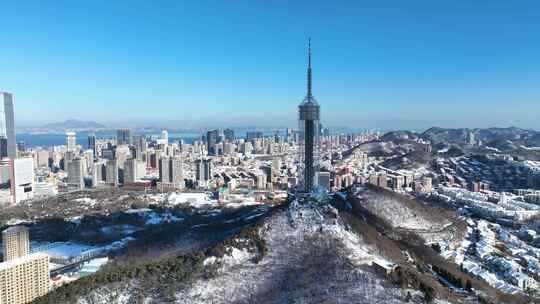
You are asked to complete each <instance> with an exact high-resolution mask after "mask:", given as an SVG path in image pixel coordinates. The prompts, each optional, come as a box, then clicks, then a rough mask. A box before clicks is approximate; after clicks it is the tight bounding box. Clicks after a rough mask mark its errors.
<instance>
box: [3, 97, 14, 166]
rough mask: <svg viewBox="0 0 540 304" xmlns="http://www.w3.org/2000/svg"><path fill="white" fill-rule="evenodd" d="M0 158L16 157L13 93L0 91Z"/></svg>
mask: <svg viewBox="0 0 540 304" xmlns="http://www.w3.org/2000/svg"><path fill="white" fill-rule="evenodd" d="M0 99H1V100H0V158H3V157H9V158H11V159H15V158H17V146H16V143H15V119H14V115H13V95H12V94H10V93H6V92H0Z"/></svg>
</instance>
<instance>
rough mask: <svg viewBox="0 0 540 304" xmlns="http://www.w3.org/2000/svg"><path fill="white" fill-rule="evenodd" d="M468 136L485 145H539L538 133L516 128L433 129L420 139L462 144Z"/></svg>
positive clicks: (539, 137)
mask: <svg viewBox="0 0 540 304" xmlns="http://www.w3.org/2000/svg"><path fill="white" fill-rule="evenodd" d="M469 134H473V136H474V138H475V139H479V140H481V141H482V142H484V143H486V144H487V143H490V142H505V141H512V142H515V143H519V144H523V145H537V144H539V143H540V132H538V131H534V130H527V129H521V128H516V127H508V128H485V129H469V128H459V129H446V128H438V127H433V128H430V129H428V130H426V131H425V132H424V133H422V134H421V137H422V138H424V139H426V140H430V141H432V142H434V143H437V142H446V143H457V144H464V143H465V142H466V140H467V137H468V136H469Z"/></svg>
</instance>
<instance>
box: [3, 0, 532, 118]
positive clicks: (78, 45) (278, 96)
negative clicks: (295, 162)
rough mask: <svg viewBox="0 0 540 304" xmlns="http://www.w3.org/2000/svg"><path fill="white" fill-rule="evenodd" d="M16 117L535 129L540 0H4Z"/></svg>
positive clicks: (8, 85)
mask: <svg viewBox="0 0 540 304" xmlns="http://www.w3.org/2000/svg"><path fill="white" fill-rule="evenodd" d="M0 37H2V38H3V39H2V43H1V45H0V91H7V92H10V93H13V94H14V99H15V119H16V126H17V127H22V126H39V125H41V124H43V123H48V122H57V121H63V120H66V119H69V118H76V119H81V120H94V121H97V122H100V123H104V124H106V125H109V126H117V127H120V126H123V127H136V126H150V125H152V126H160V127H177V128H192V127H210V126H221V127H227V126H232V127H238V126H246V125H254V126H276V127H278V126H295V125H296V124H297V123H296V119H297V106H298V104H299V103H300V102H301V101H302V99H303V98H304V96H305V92H306V63H307V58H306V56H307V51H306V48H307V39H308V37H311V38H312V47H313V93H314V96H315V98H316V99H317V100H318V101H319V103H320V105H321V113H322V123H323V124H324V125H326V126H330V127H343V126H347V127H353V128H366V129H368V128H377V129H425V128H428V127H430V126H441V127H490V126H501V127H504V126H518V127H523V128H534V129H540V85H539V83H540V3H539V2H538V1H527V0H523V1H499V0H492V1H487V0H478V1H470V0H464V1H459V0H455V1H444V0H443V1H432V0H430V1H415V0H411V1H401V0H399V1H398V0H396V1H384V0H382V1H369V2H368V1H359V0H357V1H338V0H336V1H281V0H276V1H230V0H229V1H205V0H199V1H159V0H156V1H137V0H131V1H99V0H96V1H46V0H41V1H31V0H28V1H10V0H4V1H2V17H1V18H0Z"/></svg>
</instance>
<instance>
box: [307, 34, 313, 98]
mask: <svg viewBox="0 0 540 304" xmlns="http://www.w3.org/2000/svg"><path fill="white" fill-rule="evenodd" d="M307 77H308V79H307V86H308V87H307V90H308V91H307V97H311V96H312V94H311V37H309V38H308V70H307Z"/></svg>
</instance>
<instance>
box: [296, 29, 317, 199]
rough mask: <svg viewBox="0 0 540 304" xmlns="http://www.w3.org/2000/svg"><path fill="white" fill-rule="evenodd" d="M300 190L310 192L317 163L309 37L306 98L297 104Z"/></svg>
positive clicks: (315, 117)
mask: <svg viewBox="0 0 540 304" xmlns="http://www.w3.org/2000/svg"><path fill="white" fill-rule="evenodd" d="M298 114H299V115H298V116H299V117H298V124H299V126H298V127H299V140H300V142H299V158H300V171H299V173H300V189H299V190H300V191H304V192H311V190H312V189H313V186H314V177H315V172H317V171H318V165H319V163H318V162H319V121H320V106H319V104H318V103H317V101H316V100H315V98H314V97H313V95H312V93H311V39H310V40H309V45H308V70H307V94H306V98H304V100H303V101H302V103H300V105H299V106H298Z"/></svg>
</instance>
